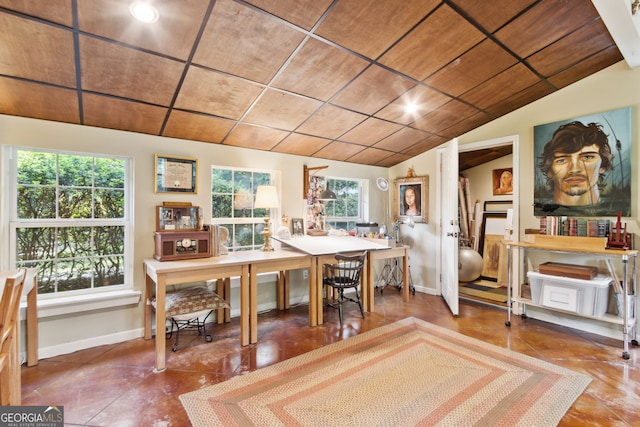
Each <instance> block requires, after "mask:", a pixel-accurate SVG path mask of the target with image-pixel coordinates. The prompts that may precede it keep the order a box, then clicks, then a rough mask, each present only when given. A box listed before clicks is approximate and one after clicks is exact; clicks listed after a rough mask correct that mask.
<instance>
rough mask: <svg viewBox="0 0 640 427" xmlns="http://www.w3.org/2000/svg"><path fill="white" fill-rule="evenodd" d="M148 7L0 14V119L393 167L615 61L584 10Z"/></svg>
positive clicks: (579, 2)
mask: <svg viewBox="0 0 640 427" xmlns="http://www.w3.org/2000/svg"><path fill="white" fill-rule="evenodd" d="M148 1H150V2H151V3H153V4H154V5H155V7H156V8H157V9H158V11H159V13H160V18H159V20H158V21H157V22H155V23H151V24H144V23H141V22H137V21H136V20H135V19H134V18H133V17H132V16H131V15H130V13H129V6H130V1H126V0H47V1H27V0H22V1H21V0H0V114H8V115H15V116H25V117H32V118H37V119H45V120H52V121H59V122H68V123H75V124H80V125H86V126H97V127H103V128H111V129H121V130H127V131H132V132H140V133H146V134H151V135H160V136H166V137H170V138H182V139H188V140H195V141H202V142H203V143H215V144H225V145H232V146H238V147H247V148H251V149H256V150H264V151H274V152H279V153H289V154H297V155H303V156H309V157H315V158H318V159H333V160H342V161H347V162H353V163H359V164H367V165H376V166H383V167H390V166H393V165H395V164H397V163H399V162H401V161H404V160H406V159H408V158H410V157H413V156H415V155H417V154H420V153H422V152H425V151H427V150H429V149H432V148H434V147H436V146H438V145H440V144H442V143H445V142H447V141H448V140H449V139H451V138H453V137H456V136H459V135H461V134H463V133H465V132H467V131H470V130H472V129H474V128H476V127H478V126H480V125H482V124H484V123H487V122H489V121H491V120H493V119H495V118H497V117H500V116H502V115H504V114H506V113H508V112H510V111H513V110H515V109H517V108H519V107H521V106H523V105H525V104H527V103H530V102H532V101H534V100H536V99H539V98H541V97H543V96H545V95H548V94H550V93H552V92H554V91H556V90H558V89H560V88H562V87H564V86H567V85H569V84H571V83H573V82H575V81H577V80H580V79H582V78H584V77H586V76H588V75H590V74H593V73H595V72H597V71H599V70H601V69H603V68H605V67H607V66H609V65H612V64H614V63H616V62H618V61H620V60H622V55H621V54H620V52H619V50H618V48H617V47H616V46H615V44H614V42H613V40H612V38H611V36H610V35H609V33H608V32H607V29H606V28H605V26H604V24H603V22H602V21H601V19H600V17H599V16H598V13H597V12H596V10H595V8H594V7H593V5H592V4H591V1H589V0H543V1H531V0H492V1H478V0H447V1H436V0H385V1H380V0H334V1H332V0H277V1H275V0H248V1H239V0H211V1H205V0H148ZM410 103H413V104H415V105H416V107H417V109H416V111H415V112H413V113H407V112H406V111H405V106H406V105H407V104H410ZM90 144H91V141H87V149H90V147H89V145H90ZM176 144H179V141H178V140H176ZM197 154H198V153H193V155H194V156H197Z"/></svg>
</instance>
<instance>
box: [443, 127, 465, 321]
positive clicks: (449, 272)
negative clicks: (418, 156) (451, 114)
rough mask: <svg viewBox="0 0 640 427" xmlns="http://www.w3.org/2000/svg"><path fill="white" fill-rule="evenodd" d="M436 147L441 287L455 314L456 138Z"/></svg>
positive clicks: (456, 258) (456, 275)
mask: <svg viewBox="0 0 640 427" xmlns="http://www.w3.org/2000/svg"><path fill="white" fill-rule="evenodd" d="M442 147H444V148H440V149H438V163H439V164H438V170H439V173H438V177H439V181H440V183H439V195H440V196H439V199H440V200H439V202H440V203H439V206H440V236H439V238H440V265H439V267H440V274H439V276H440V285H441V287H440V289H441V291H442V296H443V297H444V299H445V301H446V302H447V304H448V305H449V309H450V310H451V313H452V314H453V315H454V316H457V315H458V313H459V311H458V235H459V232H460V229H459V222H458V140H457V139H453V140H452V141H450V142H449V143H447V144H445V145H444V146H442Z"/></svg>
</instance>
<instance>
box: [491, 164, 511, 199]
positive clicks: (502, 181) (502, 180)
mask: <svg viewBox="0 0 640 427" xmlns="http://www.w3.org/2000/svg"><path fill="white" fill-rule="evenodd" d="M492 182H493V195H494V196H499V195H501V194H513V168H504V169H494V170H493V176H492Z"/></svg>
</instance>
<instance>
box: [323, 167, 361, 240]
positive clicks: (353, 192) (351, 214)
mask: <svg viewBox="0 0 640 427" xmlns="http://www.w3.org/2000/svg"><path fill="white" fill-rule="evenodd" d="M327 188H329V189H330V190H331V191H333V192H334V193H335V194H336V197H337V199H336V200H327V201H325V215H326V217H327V220H326V222H327V224H329V225H330V226H331V227H333V228H335V229H344V230H347V231H349V230H352V229H354V228H356V222H358V221H360V218H361V217H362V214H361V206H362V203H361V196H360V195H361V193H362V191H361V184H360V182H359V181H357V180H349V179H336V178H328V179H327Z"/></svg>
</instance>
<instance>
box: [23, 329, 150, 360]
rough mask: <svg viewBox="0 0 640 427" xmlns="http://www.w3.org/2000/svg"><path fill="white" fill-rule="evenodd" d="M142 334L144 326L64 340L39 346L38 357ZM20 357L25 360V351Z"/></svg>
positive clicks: (53, 355) (44, 357)
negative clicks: (75, 339) (80, 338)
mask: <svg viewBox="0 0 640 427" xmlns="http://www.w3.org/2000/svg"><path fill="white" fill-rule="evenodd" d="M143 336H144V328H138V329H132V330H129V331H122V332H118V333H115V334H109V335H102V336H99V337H92V338H88V339H84V340H79V341H72V342H66V343H64V344H58V345H53V346H50V347H41V348H39V349H38V358H39V359H48V358H50V357H55V356H60V355H61V354H69V353H73V352H76V351H79V350H86V349H88V348H93V347H99V346H101V345H107V344H116V343H119V342H124V341H129V340H133V339H136V338H141V337H143ZM20 357H21V359H22V360H23V361H24V360H26V353H22V354H21V355H20Z"/></svg>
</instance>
